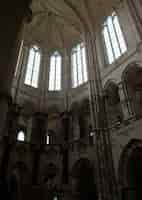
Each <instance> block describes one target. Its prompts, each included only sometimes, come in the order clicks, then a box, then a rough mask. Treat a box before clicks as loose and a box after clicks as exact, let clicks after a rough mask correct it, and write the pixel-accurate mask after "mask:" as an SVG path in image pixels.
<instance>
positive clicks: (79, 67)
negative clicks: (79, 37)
mask: <svg viewBox="0 0 142 200" xmlns="http://www.w3.org/2000/svg"><path fill="white" fill-rule="evenodd" d="M71 62H72V87H73V88H75V87H77V86H79V85H81V84H82V83H84V82H86V81H87V80H88V77H87V64H86V51H85V45H84V43H80V44H78V45H77V46H75V47H74V48H73V49H72V56H71Z"/></svg>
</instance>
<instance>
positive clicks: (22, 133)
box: [17, 131, 25, 142]
mask: <svg viewBox="0 0 142 200" xmlns="http://www.w3.org/2000/svg"><path fill="white" fill-rule="evenodd" d="M17 140H18V141H20V142H24V141H25V133H24V132H23V131H19V133H18V135H17Z"/></svg>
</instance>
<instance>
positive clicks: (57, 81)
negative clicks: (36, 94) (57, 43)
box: [49, 51, 62, 91]
mask: <svg viewBox="0 0 142 200" xmlns="http://www.w3.org/2000/svg"><path fill="white" fill-rule="evenodd" d="M61 65H62V57H61V55H60V53H59V52H58V51H55V52H54V53H53V55H52V56H51V58H50V73H49V90H50V91H58V90H61Z"/></svg>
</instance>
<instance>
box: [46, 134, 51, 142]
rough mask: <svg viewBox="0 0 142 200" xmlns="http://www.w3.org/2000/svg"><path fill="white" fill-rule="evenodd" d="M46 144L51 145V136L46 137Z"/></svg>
mask: <svg viewBox="0 0 142 200" xmlns="http://www.w3.org/2000/svg"><path fill="white" fill-rule="evenodd" d="M46 144H50V136H49V135H48V134H47V135H46Z"/></svg>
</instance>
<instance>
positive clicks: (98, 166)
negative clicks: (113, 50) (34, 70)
mask: <svg viewBox="0 0 142 200" xmlns="http://www.w3.org/2000/svg"><path fill="white" fill-rule="evenodd" d="M85 41H86V51H87V61H88V63H87V64H88V75H89V85H90V88H89V91H90V106H91V115H92V128H93V130H94V132H95V145H94V147H95V155H94V159H95V171H96V176H97V177H96V179H97V186H98V195H99V199H101V200H103V199H105V200H107V199H108V200H110V199H112V200H114V199H117V198H118V194H117V184H116V178H115V171H114V166H113V157H112V146H111V141H110V132H109V128H108V120H107V113H106V106H105V104H106V103H105V98H104V95H103V90H102V82H101V73H100V66H99V62H98V55H97V49H96V36H95V34H94V32H91V31H90V32H86V35H85Z"/></svg>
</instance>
